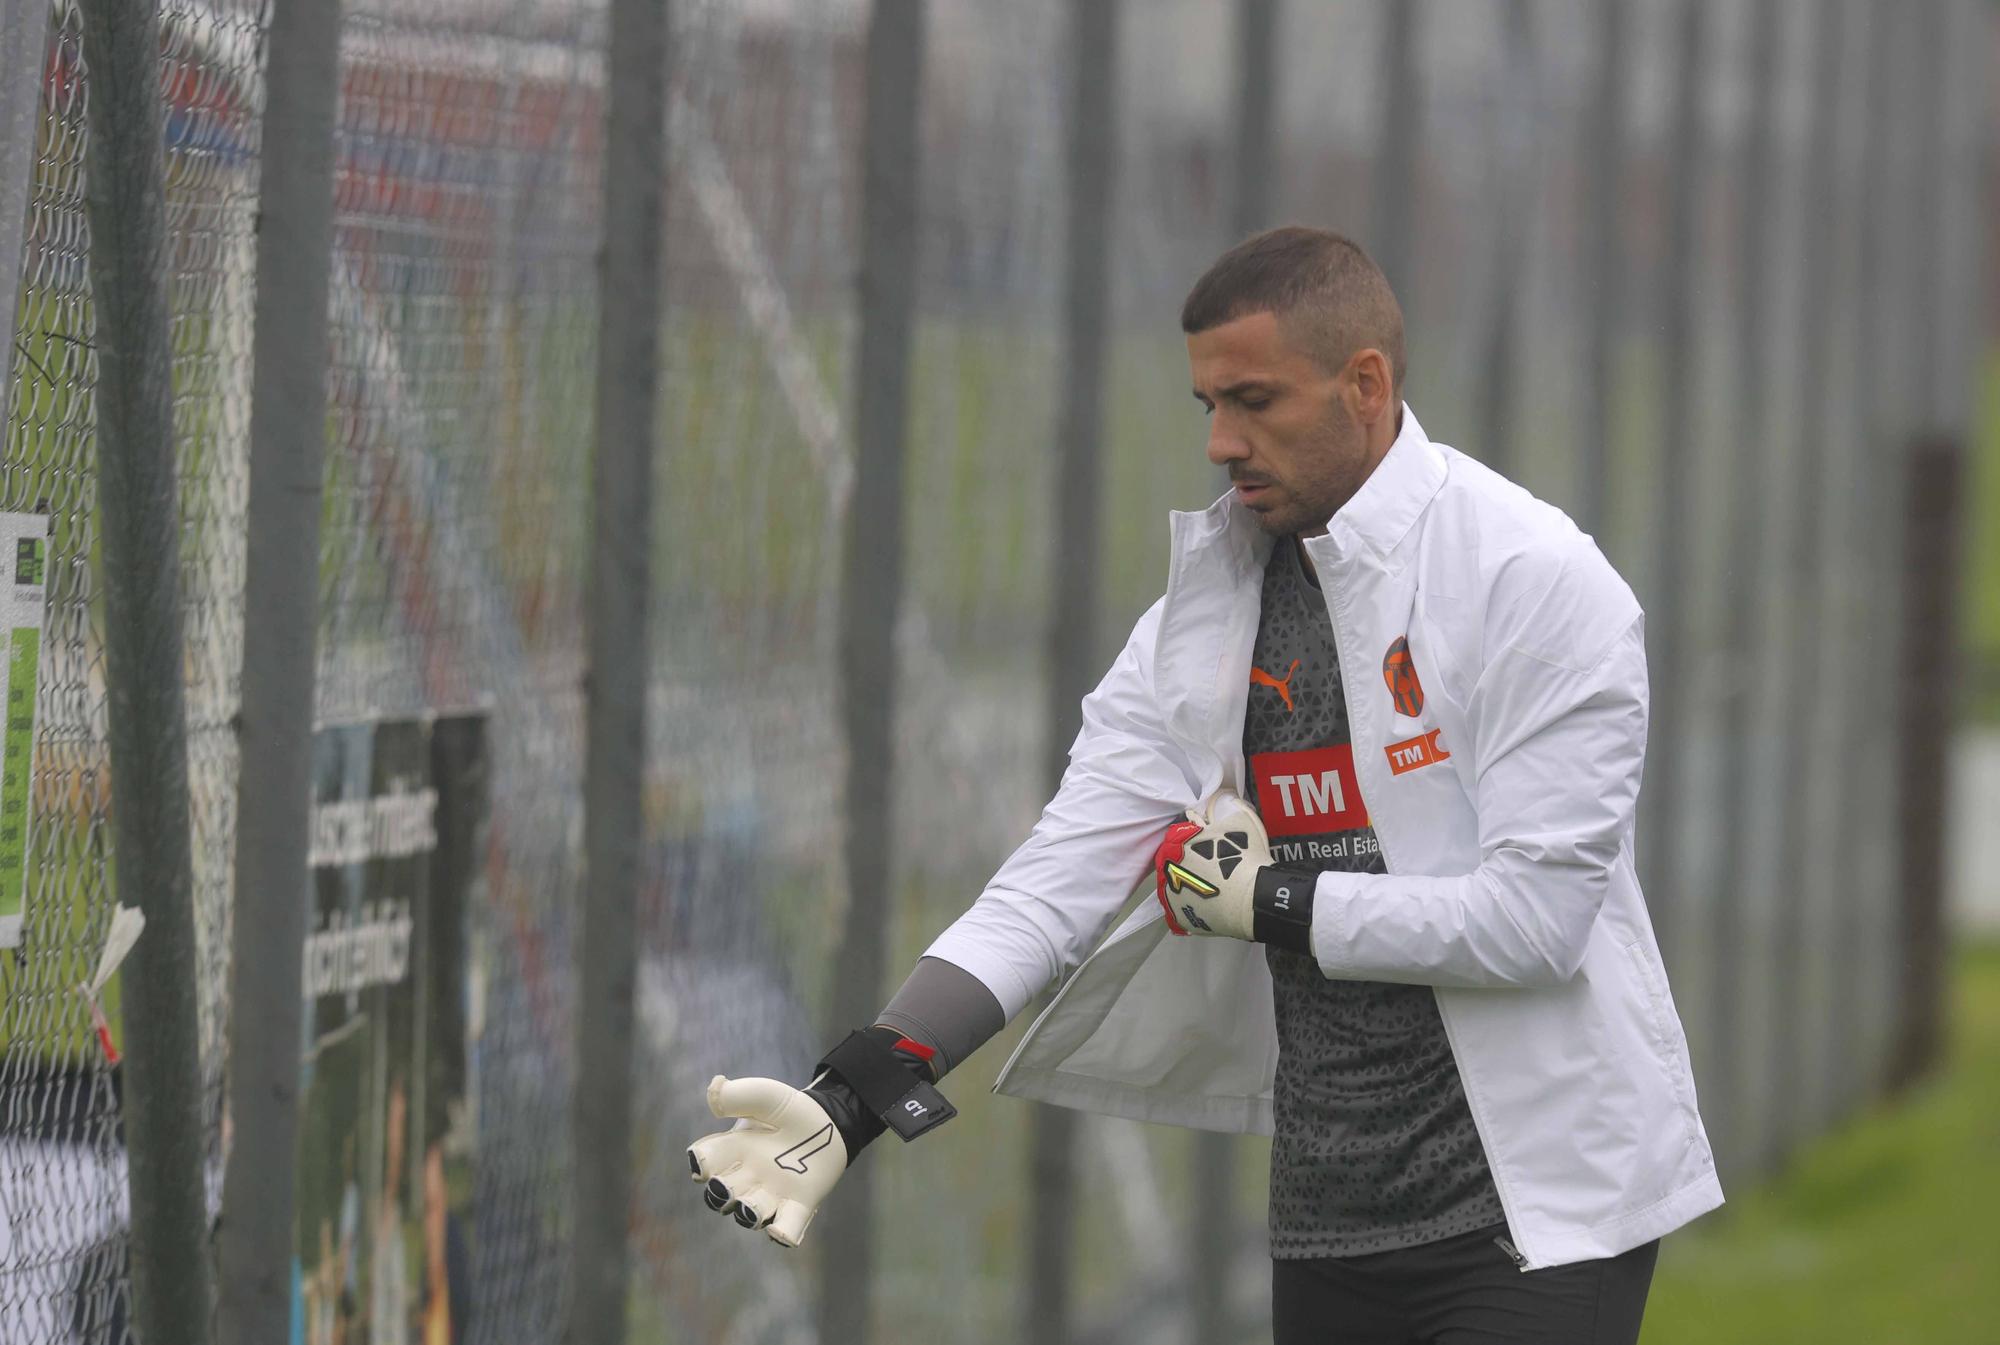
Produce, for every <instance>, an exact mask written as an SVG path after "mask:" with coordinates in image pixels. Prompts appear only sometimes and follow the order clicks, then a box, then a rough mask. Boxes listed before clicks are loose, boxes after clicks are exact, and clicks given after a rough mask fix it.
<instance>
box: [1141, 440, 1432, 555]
mask: <svg viewBox="0 0 2000 1345" xmlns="http://www.w3.org/2000/svg"><path fill="white" fill-rule="evenodd" d="M1445 471H1446V468H1445V456H1444V452H1443V450H1441V449H1440V448H1438V446H1437V445H1436V444H1433V443H1432V442H1431V441H1430V436H1429V435H1427V434H1425V433H1424V427H1423V426H1422V425H1421V424H1419V423H1418V422H1417V413H1416V412H1414V411H1412V410H1410V404H1409V403H1408V402H1405V403H1403V428H1402V429H1401V430H1400V431H1399V432H1398V433H1397V435H1396V441H1395V442H1394V443H1392V444H1390V445H1389V451H1388V453H1386V454H1384V455H1383V458H1382V461H1381V462H1379V463H1377V464H1376V466H1375V470H1374V471H1373V472H1371V473H1369V476H1368V479H1367V480H1366V481H1364V482H1362V483H1361V489H1360V490H1357V491H1355V492H1354V498H1352V499H1350V500H1349V501H1348V502H1347V503H1346V504H1344V505H1342V506H1341V507H1340V510H1339V512H1338V513H1336V514H1335V515H1334V516H1333V521H1332V522H1331V523H1330V524H1329V525H1328V527H1327V530H1326V535H1325V536H1324V537H1315V538H1313V539H1311V540H1310V541H1308V542H1307V543H1306V547H1307V550H1309V551H1310V552H1311V553H1312V556H1313V560H1314V562H1315V563H1316V564H1317V563H1320V562H1326V563H1329V564H1333V565H1338V564H1340V563H1341V562H1343V561H1351V560H1354V559H1356V558H1357V557H1358V556H1360V555H1361V554H1362V553H1364V552H1368V553H1372V554H1374V555H1376V556H1386V555H1388V554H1389V553H1390V552H1391V551H1394V550H1395V549H1396V546H1397V545H1398V544H1399V543H1400V542H1401V541H1402V540H1403V538H1405V537H1406V536H1408V535H1409V532H1410V529H1411V528H1412V527H1414V526H1415V525H1416V521H1417V518H1418V517H1419V516H1420V515H1421V514H1422V513H1423V512H1424V510H1425V509H1426V508H1428V507H1429V505H1430V502H1431V500H1432V499H1433V498H1435V497H1436V495H1437V493H1438V491H1439V490H1440V489H1441V488H1442V487H1443V486H1444V478H1445ZM1174 536H1175V540H1176V543H1177V546H1178V548H1181V549H1188V550H1192V549H1196V548H1200V547H1204V546H1206V545H1209V544H1213V543H1223V544H1225V545H1226V546H1227V548H1228V552H1229V555H1230V558H1231V559H1232V560H1234V561H1236V563H1237V564H1238V565H1240V566H1244V567H1246V568H1247V567H1254V568H1258V569H1261V568H1262V567H1263V564H1264V561H1265V560H1266V559H1267V558H1268V557H1269V556H1270V554H1271V539H1270V537H1269V535H1268V534H1266V533H1265V532H1264V530H1263V529H1262V528H1260V527H1258V526H1257V519H1256V516H1255V515H1253V514H1252V513H1251V512H1250V511H1249V510H1248V509H1245V508H1244V507H1243V506H1242V505H1241V504H1240V503H1238V502H1237V499H1236V492H1235V491H1233V490H1231V491H1228V492H1226V493H1225V494H1224V495H1223V496H1222V498H1221V499H1219V500H1217V501H1216V502H1215V503H1214V504H1212V505H1210V506H1209V507H1208V508H1206V509H1203V510H1199V511H1187V512H1181V513H1176V514H1175V515H1174Z"/></svg>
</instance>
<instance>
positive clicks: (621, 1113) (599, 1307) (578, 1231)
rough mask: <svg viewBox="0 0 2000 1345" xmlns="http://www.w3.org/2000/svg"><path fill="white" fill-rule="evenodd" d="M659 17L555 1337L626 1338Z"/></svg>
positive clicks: (597, 584) (609, 390)
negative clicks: (570, 1201) (565, 1248)
mask: <svg viewBox="0 0 2000 1345" xmlns="http://www.w3.org/2000/svg"><path fill="white" fill-rule="evenodd" d="M667 8H668V7H667V5H666V4H665V3H663V0H615V3H613V5H612V7H611V30H610V45H609V48H608V50H607V54H606V59H607V61H608V64H609V76H610V88H609V93H608V96H607V100H606V106H605V157H604V250H603V253H602V254H601V261H600V267H599V271H598V296H599V300H598V302H599V307H598V328H597V331H598V335H597V386H596V403H597V435H596V455H595V461H594V463H593V466H592V471H591V478H592V501H593V504H592V515H591V521H592V527H591V556H590V593H589V598H588V600H587V601H588V619H589V623H590V628H589V635H588V639H589V644H590V671H589V674H588V678H589V681H588V689H587V707H586V734H587V739H588V741H587V748H586V750H587V752H588V756H587V758H586V760H585V776H584V805H583V806H584V844H585V860H584V865H585V873H586V880H585V884H584V908H583V933H582V939H581V945H582V946H581V949H580V954H579V958H578V963H577V967H576V977H577V980H576V987H577V989H576V996H577V1016H576V1053H577V1076H576V1097H575V1112H574V1125H575V1132H574V1134H573V1135H572V1137H571V1139H572V1144H573V1145H574V1150H573V1155H574V1156H573V1158H572V1173H573V1180H574V1183H575V1205H574V1207H573V1208H574V1211H575V1213H574V1220H573V1222H572V1224H571V1230H572V1235H571V1240H570V1247H569V1275H568V1282H569V1305H568V1316H567V1323H566V1330H565V1338H566V1339H567V1340H569V1341H570V1342H571V1343H572V1345H617V1343H618V1342H620V1341H623V1340H624V1339H625V1329H626V1296H627V1283H628V1279H629V1267H628V1254H627V1246H626V1244H627V1230H628V1229H629V1227H630V1224H631V1210H632V1050H633V1046H632V1018H633V987H634V982H635V980H636V978H637V973H638V956H637V951H636V938H635V930H636V924H637V912H638V903H639V845H640V836H641V833H642V828H643V819H642V814H641V806H640V804H641V798H642V794H643V787H644V784H645V764H646V682H647V679H646V673H647V664H648V646H647V636H646V632H647V620H646V618H647V607H648V604H649V602H650V598H651V592H652V586H651V584H650V583H649V576H650V574H651V572H652V546H651V536H652V526H651V524H652V500H653V465H654V453H653V445H654V440H655V437H656V431H657V421H656V417H655V415H654V410H655V407H656V406H657V404H658V389H659V378H660V346H659V341H660V286H661V275H662V266H663V251H664V242H665V231H664V227H663V223H664V221H663V204H662V200H663V196H664V191H663V184H664V178H665V173H666V171H667V135H666V119H667V94H666V82H667V81H666V73H667V69H668V65H667V31H668V26H667Z"/></svg>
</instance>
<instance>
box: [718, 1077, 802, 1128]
mask: <svg viewBox="0 0 2000 1345" xmlns="http://www.w3.org/2000/svg"><path fill="white" fill-rule="evenodd" d="M797 1091H798V1090H797V1089H795V1088H793V1087H792V1086H791V1085H789V1084H783V1083H779V1082H778V1081H777V1080H776V1079H731V1078H726V1077H724V1076H723V1075H720V1074H718V1075H716V1076H715V1077H714V1078H713V1079H711V1080H709V1082H708V1109H709V1110H710V1111H712V1112H714V1113H715V1114H716V1115H717V1116H720V1117H731V1116H733V1117H741V1118H742V1119H744V1120H749V1121H766V1122H768V1121H769V1120H770V1119H771V1118H772V1116H774V1115H775V1114H776V1113H777V1112H778V1110H779V1109H780V1108H782V1107H783V1106H784V1105H785V1103H786V1102H787V1101H788V1100H789V1099H790V1098H791V1096H792V1094H793V1093H795V1092H797Z"/></svg>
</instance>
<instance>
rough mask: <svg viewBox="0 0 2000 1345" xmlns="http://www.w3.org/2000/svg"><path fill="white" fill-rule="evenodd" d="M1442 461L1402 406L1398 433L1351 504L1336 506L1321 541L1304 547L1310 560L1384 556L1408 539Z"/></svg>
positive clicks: (1432, 494) (1435, 486)
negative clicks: (1311, 556)
mask: <svg viewBox="0 0 2000 1345" xmlns="http://www.w3.org/2000/svg"><path fill="white" fill-rule="evenodd" d="M1444 478H1445V458H1444V453H1443V451H1442V450H1440V449H1439V448H1438V446H1437V445H1436V444H1433V443H1432V442H1431V441H1430V436H1429V435H1427V434H1425V433H1424V427H1423V426H1422V425H1420V424H1419V423H1418V422H1417V413H1416V412H1414V411H1412V410H1410V404H1409V403H1408V402H1405V403H1403V428H1402V430H1401V431H1400V432H1399V433H1398V434H1397V435H1396V441H1395V442H1394V443H1393V444H1390V445H1389V451H1388V453H1387V454H1385V455H1384V456H1383V458H1382V461H1381V462H1379V463H1377V464H1376V465H1375V470H1374V471H1373V472H1371V473H1369V476H1368V479H1367V480H1366V481H1363V482H1362V483H1361V489H1360V490H1357V491H1355V492H1354V498H1352V499H1350V500H1349V501H1348V502H1347V503H1346V504H1343V505H1342V506H1340V512H1338V513H1336V514H1335V515H1334V516H1333V521H1332V523H1330V524H1329V525H1328V526H1327V530H1326V536H1325V538H1324V539H1321V538H1314V539H1313V540H1312V541H1311V542H1308V543H1307V547H1308V549H1309V550H1311V551H1312V552H1313V556H1314V559H1315V560H1318V559H1321V558H1324V559H1326V560H1329V561H1333V562H1335V563H1338V562H1340V561H1345V560H1354V559H1356V558H1358V557H1359V556H1360V555H1361V554H1362V553H1363V552H1372V553H1373V554H1374V555H1376V556H1386V555H1388V554H1389V553H1390V552H1391V551H1394V550H1395V549H1396V547H1397V545H1398V544H1400V543H1401V542H1402V540H1403V538H1405V537H1407V536H1408V535H1409V532H1410V529H1411V528H1412V527H1414V526H1415V525H1416V522H1417V519H1418V517H1419V516H1420V515H1421V514H1422V513H1423V512H1424V510H1425V509H1427V508H1429V507H1430V502H1431V501H1432V499H1434V498H1436V496H1437V493H1438V491H1439V490H1440V489H1441V488H1443V486H1444Z"/></svg>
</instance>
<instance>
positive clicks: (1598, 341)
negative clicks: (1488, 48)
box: [1573, 0, 1631, 539]
mask: <svg viewBox="0 0 2000 1345" xmlns="http://www.w3.org/2000/svg"><path fill="white" fill-rule="evenodd" d="M1626 3H1627V0H1602V3H1601V4H1600V5H1599V6H1598V23H1597V77H1596V80H1595V81H1594V83H1593V85H1592V92H1591V102H1590V106H1591V112H1590V128H1589V146H1590V147H1589V151H1588V156H1589V157H1588V160H1587V162H1588V164H1589V167H1588V170H1587V171H1588V172H1589V174H1590V176H1589V187H1588V188H1587V194H1586V195H1585V198H1584V199H1585V201H1586V202H1587V205H1586V208H1585V210H1584V215H1583V218H1584V221H1585V224H1584V227H1585V228H1586V229H1588V230H1589V233H1590V254H1589V258H1590V261H1589V264H1590V281H1589V287H1588V288H1587V290H1586V291H1585V293H1584V295H1583V302H1584V307H1585V310H1586V311H1585V318H1584V321H1583V323H1582V324H1581V327H1580V330H1581V331H1582V333H1583V352H1582V363H1581V368H1582V371H1583V420H1582V424H1581V427H1580V429H1579V431H1578V436H1577V457H1576V487H1575V494H1574V496H1573V498H1574V499H1575V501H1576V519H1577V522H1578V523H1579V524H1580V525H1581V526H1582V528H1583V530H1584V531H1585V532H1587V533H1591V534H1592V535H1594V536H1597V537H1599V538H1600V539H1601V538H1602V536H1603V533H1604V520H1605V497H1606V494H1607V490H1606V487H1607V482H1608V480H1609V478H1610V472H1609V470H1608V467H1609V462H1610V458H1611V384H1612V382H1613V381H1614V379H1615V378H1616V377H1617V372H1618V361H1617V355H1618V342H1619V338H1620V337H1621V336H1622V335H1623V332H1624V321H1623V315H1624V307H1623V304H1624V274H1625V265H1624V263H1625V258H1624V248H1623V247H1622V246H1621V244H1622V243H1623V241H1624V230H1623V229H1622V228H1621V227H1620V220H1621V216H1622V201H1623V193H1622V191H1621V188H1622V187H1623V186H1624V179H1623V172H1622V167H1623V162H1624V151H1625V136H1624V126H1625V119H1624V109H1625V95H1626V91H1627V89H1628V87H1629V84H1630V74H1629V71H1628V70H1627V68H1626V67H1627V66H1628V65H1629V64H1630V56H1631V44H1630V43H1629V42H1627V41H1626V37H1625V27H1626V24H1625V11H1626Z"/></svg>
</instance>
